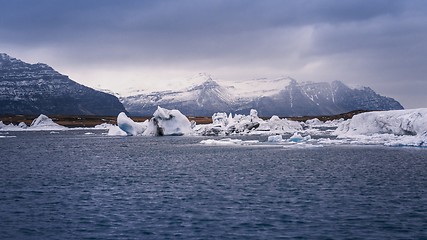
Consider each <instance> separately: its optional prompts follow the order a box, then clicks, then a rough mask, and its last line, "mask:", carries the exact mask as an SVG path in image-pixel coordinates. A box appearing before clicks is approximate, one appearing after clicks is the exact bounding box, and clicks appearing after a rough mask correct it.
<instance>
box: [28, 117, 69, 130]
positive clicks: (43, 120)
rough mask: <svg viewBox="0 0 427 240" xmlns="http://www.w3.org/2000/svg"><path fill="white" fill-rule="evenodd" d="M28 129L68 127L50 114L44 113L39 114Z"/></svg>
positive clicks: (62, 128)
mask: <svg viewBox="0 0 427 240" xmlns="http://www.w3.org/2000/svg"><path fill="white" fill-rule="evenodd" d="M27 129H29V130H66V129H68V128H67V127H64V126H61V125H59V124H57V123H55V122H53V120H52V119H50V118H49V117H48V116H46V115H44V114H40V116H38V117H37V118H36V119H34V120H33V122H32V123H31V125H30V127H28V128H27Z"/></svg>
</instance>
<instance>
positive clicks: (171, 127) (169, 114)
mask: <svg viewBox="0 0 427 240" xmlns="http://www.w3.org/2000/svg"><path fill="white" fill-rule="evenodd" d="M117 126H118V128H119V129H120V130H121V131H123V132H125V133H126V134H127V135H130V136H141V135H143V136H167V135H176V136H181V135H189V134H193V133H194V131H193V129H192V124H191V122H190V121H189V120H188V118H187V117H186V116H184V115H183V114H182V113H181V112H180V111H178V110H176V109H172V110H168V109H165V108H161V107H158V108H157V110H156V111H155V112H154V114H153V117H152V118H151V119H150V120H149V121H148V120H146V121H145V122H143V123H137V122H134V121H133V120H132V119H130V118H129V117H128V116H126V114H125V113H123V112H122V113H120V114H119V115H118V116H117ZM121 131H118V130H117V129H116V128H115V127H110V128H109V132H108V135H111V136H115V135H119V136H122V135H123V132H121Z"/></svg>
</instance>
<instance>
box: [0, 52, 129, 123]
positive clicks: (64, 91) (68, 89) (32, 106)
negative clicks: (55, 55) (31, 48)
mask: <svg viewBox="0 0 427 240" xmlns="http://www.w3.org/2000/svg"><path fill="white" fill-rule="evenodd" d="M122 111H125V109H124V107H123V105H122V104H121V103H120V102H119V100H118V99H117V98H116V97H115V96H112V95H110V94H107V93H104V92H99V91H96V90H94V89H91V88H88V87H86V86H83V85H81V84H78V83H76V82H74V81H72V80H71V79H69V78H68V77H67V76H65V75H62V74H60V73H58V72H57V71H55V70H54V69H53V68H51V67H50V66H48V65H46V64H42V63H36V64H29V63H25V62H23V61H21V60H19V59H16V58H13V57H10V56H8V55H7V54H4V53H0V114H2V115H6V114H12V115H15V114H28V115H38V114H40V113H44V114H63V115H116V114H117V113H119V112H122Z"/></svg>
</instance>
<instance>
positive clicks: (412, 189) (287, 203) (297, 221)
mask: <svg viewBox="0 0 427 240" xmlns="http://www.w3.org/2000/svg"><path fill="white" fill-rule="evenodd" d="M85 132H87V131H68V132H61V133H58V134H51V133H49V132H39V133H31V132H24V133H13V132H10V133H9V135H5V133H0V135H3V136H12V135H13V136H16V137H13V138H4V137H3V138H0V158H1V160H0V239H287V238H299V239H427V149H417V148H386V147H379V146H377V147H374V146H356V147H351V146H333V147H324V148H315V149H284V148H281V147H254V146H248V147H227V146H223V147H221V146H204V145H199V144H197V143H198V142H200V141H201V140H203V139H204V138H198V137H193V138H187V137H162V138H160V137H159V138H149V137H124V138H123V137H107V136H103V135H101V133H102V132H101V131H95V134H94V135H85V134H84V133H85ZM255 138H256V137H255ZM265 139H266V137H265ZM265 139H264V138H262V137H261V140H265Z"/></svg>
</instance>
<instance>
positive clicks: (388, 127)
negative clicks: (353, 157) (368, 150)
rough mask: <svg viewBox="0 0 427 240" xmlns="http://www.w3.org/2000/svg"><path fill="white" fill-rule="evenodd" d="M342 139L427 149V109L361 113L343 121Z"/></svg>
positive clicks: (340, 136)
mask: <svg viewBox="0 0 427 240" xmlns="http://www.w3.org/2000/svg"><path fill="white" fill-rule="evenodd" d="M334 134H335V135H337V136H338V138H341V139H345V138H350V139H353V140H354V141H359V142H362V143H368V144H369V143H371V142H372V143H374V144H378V143H382V144H384V145H388V146H422V147H424V146H427V108H421V109H408V110H392V111H375V112H367V113H361V114H358V115H355V116H353V118H351V119H349V120H347V121H344V122H342V123H341V124H339V125H338V128H337V129H336V130H335V132H334Z"/></svg>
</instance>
